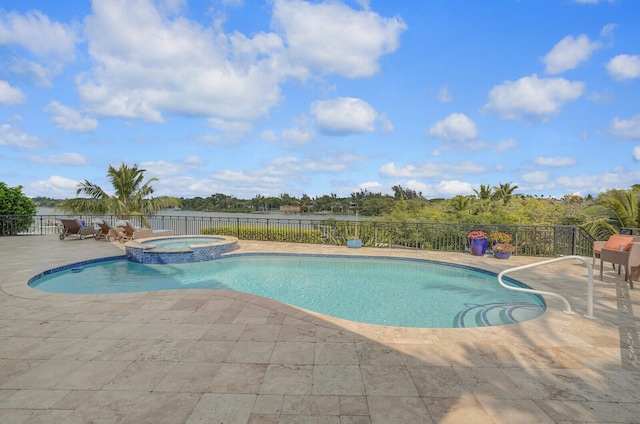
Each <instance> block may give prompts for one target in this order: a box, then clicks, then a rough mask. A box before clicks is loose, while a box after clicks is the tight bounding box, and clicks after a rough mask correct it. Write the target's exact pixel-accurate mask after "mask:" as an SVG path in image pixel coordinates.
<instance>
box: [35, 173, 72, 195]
mask: <svg viewBox="0 0 640 424" xmlns="http://www.w3.org/2000/svg"><path fill="white" fill-rule="evenodd" d="M78 183H79V181H76V180H71V179H69V178H65V177H60V176H57V175H53V176H51V177H49V178H47V179H46V180H39V181H29V182H26V183H25V184H23V186H24V190H23V193H24V194H25V195H26V196H29V197H36V196H43V197H50V198H53V199H66V198H72V197H76V189H77V187H78Z"/></svg>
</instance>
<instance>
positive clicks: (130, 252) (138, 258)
mask: <svg viewBox="0 0 640 424" xmlns="http://www.w3.org/2000/svg"><path fill="white" fill-rule="evenodd" d="M237 248H238V239H237V238H236V237H228V236H172V237H154V238H147V239H140V240H133V241H129V242H127V243H126V244H125V249H126V252H127V254H126V256H127V259H128V260H130V261H132V262H138V263H142V264H182V263H188V262H204V261H211V260H214V259H218V258H220V257H221V256H222V255H224V254H225V253H228V252H232V251H234V250H236V249H237Z"/></svg>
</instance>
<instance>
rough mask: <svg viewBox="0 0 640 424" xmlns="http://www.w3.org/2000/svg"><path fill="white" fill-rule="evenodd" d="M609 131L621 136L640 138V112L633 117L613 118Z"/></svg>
mask: <svg viewBox="0 0 640 424" xmlns="http://www.w3.org/2000/svg"><path fill="white" fill-rule="evenodd" d="M609 133H610V134H612V135H614V136H616V137H621V138H630V139H640V113H638V114H636V115H634V116H633V117H632V118H631V119H620V118H613V120H612V121H611V124H610V125H609Z"/></svg>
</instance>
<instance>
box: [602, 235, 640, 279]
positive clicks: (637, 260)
mask: <svg viewBox="0 0 640 424" xmlns="http://www.w3.org/2000/svg"><path fill="white" fill-rule="evenodd" d="M603 262H611V263H613V264H616V265H618V274H619V273H620V269H621V268H622V267H623V266H624V280H625V281H628V282H629V286H630V287H631V288H632V289H633V288H634V287H633V280H634V279H636V278H638V277H639V276H640V242H638V241H635V242H631V243H629V244H627V245H626V246H624V247H623V248H622V249H607V248H602V250H601V252H600V280H601V281H602V268H603V267H602V263H603Z"/></svg>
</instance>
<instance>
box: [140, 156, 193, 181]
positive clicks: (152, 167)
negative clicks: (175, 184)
mask: <svg viewBox="0 0 640 424" xmlns="http://www.w3.org/2000/svg"><path fill="white" fill-rule="evenodd" d="M140 169H145V170H147V172H148V174H149V175H151V176H152V177H156V178H161V177H169V176H173V175H178V174H181V173H183V172H184V171H185V169H184V167H183V166H182V165H179V164H175V163H170V162H165V161H163V160H160V161H157V162H141V163H140Z"/></svg>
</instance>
